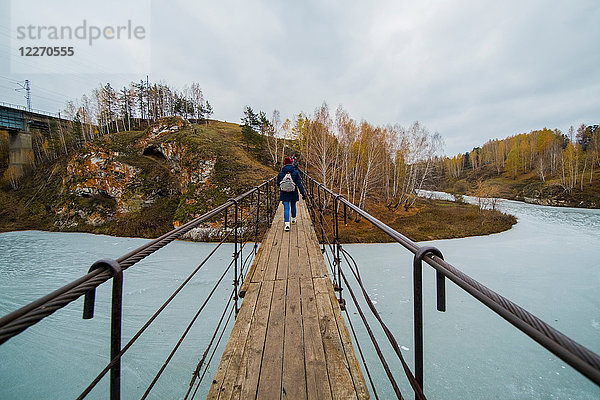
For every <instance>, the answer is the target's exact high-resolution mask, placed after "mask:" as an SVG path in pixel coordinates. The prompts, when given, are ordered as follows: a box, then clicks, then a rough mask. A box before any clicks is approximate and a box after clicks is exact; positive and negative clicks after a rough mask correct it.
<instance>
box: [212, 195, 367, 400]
mask: <svg viewBox="0 0 600 400" xmlns="http://www.w3.org/2000/svg"><path fill="white" fill-rule="evenodd" d="M297 209H298V210H297V211H298V212H297V217H298V223H297V224H295V225H292V229H291V231H290V232H284V231H283V206H282V205H281V204H280V205H279V208H278V209H277V213H276V216H275V220H274V222H273V224H272V226H271V229H270V230H269V231H268V233H267V235H266V237H265V239H264V241H263V243H262V245H261V246H260V248H259V251H258V253H257V256H256V258H255V260H254V263H253V265H252V267H251V269H250V272H249V273H248V276H247V277H246V280H245V282H244V285H243V287H242V292H243V293H244V295H245V297H244V301H243V302H242V306H241V308H240V312H239V314H238V317H237V319H236V321H235V324H234V326H233V329H232V332H231V335H230V337H229V341H228V342H227V346H226V347H225V351H224V352H223V356H222V358H221V362H220V363H219V367H218V369H217V372H216V374H215V377H214V380H213V382H212V385H211V387H210V390H209V393H208V397H207V398H209V399H294V400H296V399H356V398H358V399H368V398H369V393H368V391H367V387H366V385H365V380H364V377H363V375H362V372H361V370H360V367H359V364H358V361H357V359H356V355H355V354H354V349H353V347H352V343H351V341H350V335H349V333H348V329H347V328H346V325H345V322H344V320H343V319H342V315H341V312H340V307H339V305H338V302H337V299H336V298H335V295H334V291H333V286H332V284H331V280H330V279H329V276H328V274H327V267H326V265H325V261H324V259H323V255H322V254H321V250H320V248H319V243H318V241H317V238H316V235H315V231H314V229H313V228H312V226H311V222H310V217H309V215H308V210H307V209H306V206H305V204H304V202H303V201H300V202H298V203H297Z"/></svg>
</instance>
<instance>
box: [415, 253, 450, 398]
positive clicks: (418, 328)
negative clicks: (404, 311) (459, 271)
mask: <svg viewBox="0 0 600 400" xmlns="http://www.w3.org/2000/svg"><path fill="white" fill-rule="evenodd" d="M427 254H433V255H436V256H438V257H440V258H441V259H443V258H444V257H443V256H442V252H441V251H439V250H438V249H437V248H435V247H432V246H424V247H421V248H420V249H419V250H418V251H417V253H416V254H415V258H414V260H413V300H414V305H413V318H414V338H415V378H416V380H417V382H418V383H419V386H421V389H423V392H424V391H425V388H424V387H423V258H424V257H425V255H427ZM442 277H443V275H442ZM438 287H439V281H438ZM438 295H439V294H438ZM438 304H439V300H438ZM417 399H418V397H417V393H415V400H417Z"/></svg>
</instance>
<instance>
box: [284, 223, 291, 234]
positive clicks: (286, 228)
mask: <svg viewBox="0 0 600 400" xmlns="http://www.w3.org/2000/svg"><path fill="white" fill-rule="evenodd" d="M283 230H284V231H286V232H287V231H289V230H290V223H289V222H286V223H285V226H284V227H283Z"/></svg>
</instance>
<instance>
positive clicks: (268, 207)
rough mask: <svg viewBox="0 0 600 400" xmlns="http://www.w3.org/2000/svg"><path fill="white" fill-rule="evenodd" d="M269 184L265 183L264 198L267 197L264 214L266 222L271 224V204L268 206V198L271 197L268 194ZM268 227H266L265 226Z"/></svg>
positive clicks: (269, 193)
mask: <svg viewBox="0 0 600 400" xmlns="http://www.w3.org/2000/svg"><path fill="white" fill-rule="evenodd" d="M269 189H270V187H269V182H268V181H267V189H266V190H265V192H266V196H267V204H266V210H265V211H266V212H267V218H268V220H269V221H268V222H269V223H270V222H271V204H270V197H271V192H269ZM267 226H268V225H267Z"/></svg>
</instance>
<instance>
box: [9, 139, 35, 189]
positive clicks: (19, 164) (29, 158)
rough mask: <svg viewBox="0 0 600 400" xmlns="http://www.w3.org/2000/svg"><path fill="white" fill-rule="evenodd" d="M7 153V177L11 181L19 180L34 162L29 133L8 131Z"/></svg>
mask: <svg viewBox="0 0 600 400" xmlns="http://www.w3.org/2000/svg"><path fill="white" fill-rule="evenodd" d="M8 151H9V155H8V176H9V178H10V179H11V180H14V179H19V178H20V177H22V176H23V174H24V173H25V169H26V168H27V167H28V166H30V165H32V164H33V163H34V161H35V158H34V154H33V145H32V141H31V133H29V132H26V131H9V145H8Z"/></svg>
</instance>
